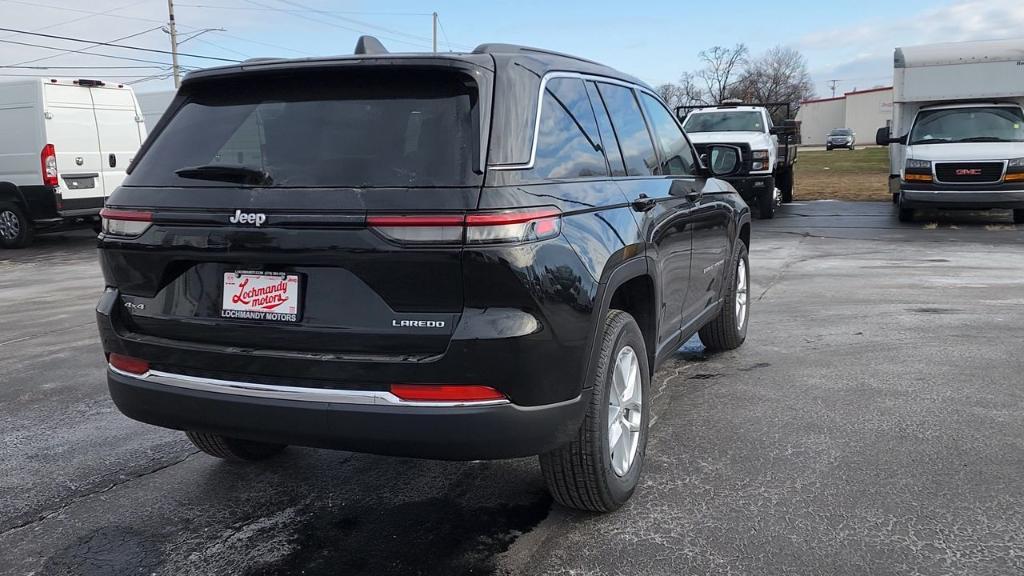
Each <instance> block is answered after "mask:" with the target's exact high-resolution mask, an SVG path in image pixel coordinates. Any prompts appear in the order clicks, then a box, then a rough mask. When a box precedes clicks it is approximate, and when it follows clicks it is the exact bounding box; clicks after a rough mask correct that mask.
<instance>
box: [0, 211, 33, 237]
mask: <svg viewBox="0 0 1024 576" xmlns="http://www.w3.org/2000/svg"><path fill="white" fill-rule="evenodd" d="M33 236H35V230H34V229H33V228H32V222H31V221H30V220H29V219H28V217H27V216H25V211H24V210H22V209H21V207H20V206H18V205H17V204H13V203H11V202H0V246H3V247H4V248H24V247H26V246H28V245H29V244H31V243H32V237H33Z"/></svg>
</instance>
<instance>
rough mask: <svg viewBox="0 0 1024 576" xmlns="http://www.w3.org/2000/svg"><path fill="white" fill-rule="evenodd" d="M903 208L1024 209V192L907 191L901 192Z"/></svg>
mask: <svg viewBox="0 0 1024 576" xmlns="http://www.w3.org/2000/svg"><path fill="white" fill-rule="evenodd" d="M901 196H902V206H904V207H905V208H964V209H977V210H984V209H989V208H1004V209H1015V210H1019V209H1024V190H1002V191H999V190H995V191H987V190H908V189H906V188H904V189H903V190H902V191H901Z"/></svg>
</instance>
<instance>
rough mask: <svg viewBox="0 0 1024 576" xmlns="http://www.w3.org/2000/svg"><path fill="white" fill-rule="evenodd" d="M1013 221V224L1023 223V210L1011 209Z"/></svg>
mask: <svg viewBox="0 0 1024 576" xmlns="http://www.w3.org/2000/svg"><path fill="white" fill-rule="evenodd" d="M1013 223H1014V224H1024V210H1014V211H1013Z"/></svg>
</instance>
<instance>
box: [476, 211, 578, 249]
mask: <svg viewBox="0 0 1024 576" xmlns="http://www.w3.org/2000/svg"><path fill="white" fill-rule="evenodd" d="M560 231H561V218H560V213H559V211H558V210H557V209H555V208H531V209H528V210H510V211H507V212H495V213H490V214H488V213H484V214H470V215H469V216H466V243H467V244H490V243H494V242H532V241H534V240H543V239H545V238H552V237H554V236H558V233H559V232H560Z"/></svg>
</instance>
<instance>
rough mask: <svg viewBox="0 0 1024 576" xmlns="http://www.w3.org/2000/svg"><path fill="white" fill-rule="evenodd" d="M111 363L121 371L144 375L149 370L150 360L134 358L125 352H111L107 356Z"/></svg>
mask: <svg viewBox="0 0 1024 576" xmlns="http://www.w3.org/2000/svg"><path fill="white" fill-rule="evenodd" d="M107 361H108V362H110V365H111V366H113V367H114V368H117V369H118V370H120V371H121V372H127V373H129V374H137V375H140V376H141V375H142V374H145V373H146V372H149V362H146V361H145V360H142V359H141V358H133V357H131V356H125V355H123V354H113V353H112V354H111V355H110V357H108V358H107Z"/></svg>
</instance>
